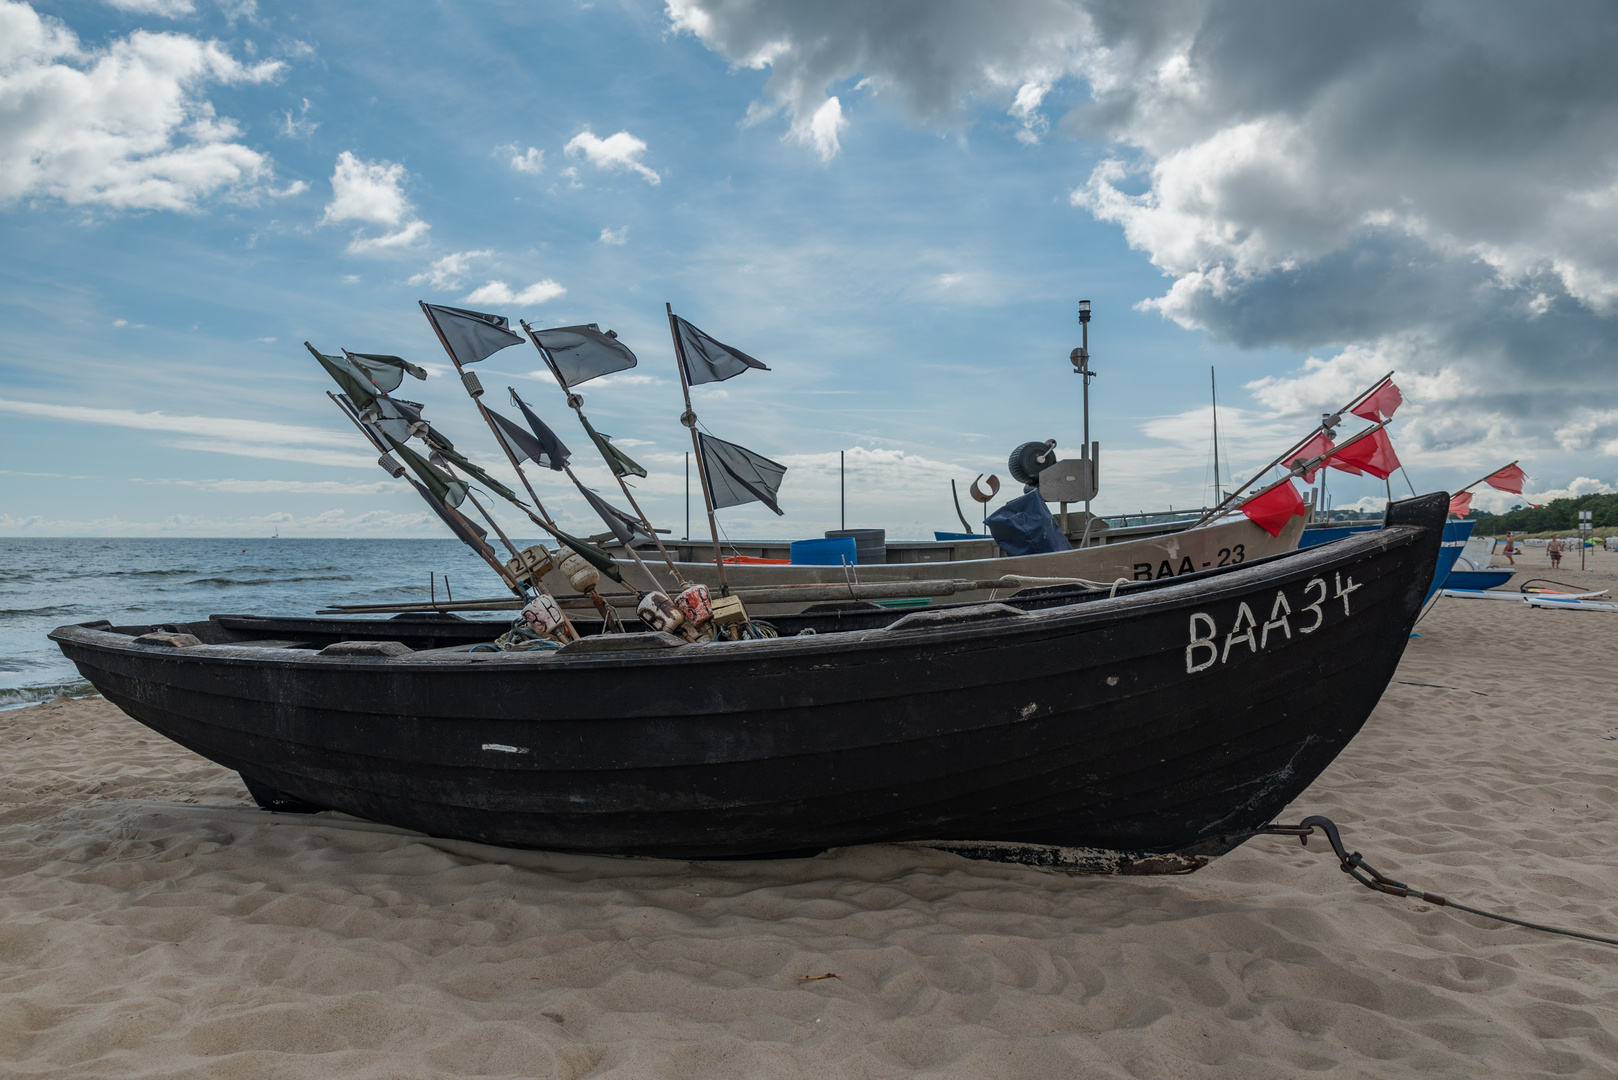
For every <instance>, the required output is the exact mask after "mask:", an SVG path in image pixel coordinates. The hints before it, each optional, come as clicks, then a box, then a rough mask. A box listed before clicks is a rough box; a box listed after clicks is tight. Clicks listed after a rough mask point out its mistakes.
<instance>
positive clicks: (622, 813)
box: [51, 494, 1447, 872]
mask: <svg viewBox="0 0 1618 1080" xmlns="http://www.w3.org/2000/svg"><path fill="white" fill-rule="evenodd" d="M1446 506H1447V496H1445V495H1442V494H1440V495H1429V496H1424V497H1421V498H1418V499H1411V500H1407V501H1405V502H1402V503H1396V504H1394V505H1393V506H1392V507H1390V509H1389V512H1388V519H1387V524H1386V526H1385V527H1384V528H1383V529H1382V530H1380V531H1377V532H1370V533H1365V534H1360V535H1356V536H1352V537H1350V538H1348V539H1345V540H1341V541H1338V542H1336V543H1332V544H1327V545H1324V546H1321V547H1316V548H1311V549H1308V550H1304V551H1298V552H1293V553H1289V554H1284V555H1277V556H1272V557H1269V558H1267V559H1262V560H1257V561H1253V562H1249V563H1246V564H1244V565H1241V566H1234V567H1227V568H1223V569H1214V570H1209V571H1205V572H1202V573H1198V574H1193V575H1188V576H1185V577H1181V578H1175V579H1170V580H1164V581H1160V582H1140V583H1136V584H1131V585H1125V586H1122V587H1121V589H1120V590H1119V592H1118V594H1117V595H1116V596H1109V595H1108V591H1107V590H1086V589H1082V588H1077V587H1067V586H1062V587H1055V588H1046V589H1038V590H1030V591H1027V592H1023V593H1019V594H1017V595H1015V596H1013V597H1011V598H1009V600H1008V601H1006V602H1002V603H990V604H973V605H961V606H944V607H938V608H931V609H927V610H922V611H913V612H910V613H908V614H907V613H903V612H890V611H884V610H880V609H876V610H868V609H865V608H859V609H857V610H833V611H823V612H808V613H804V614H801V615H796V616H791V617H789V618H790V619H791V620H796V621H795V622H788V620H786V619H783V620H782V623H783V625H782V630H783V631H784V633H787V634H791V633H793V632H794V631H795V630H796V631H801V630H806V629H818V630H820V631H821V632H817V633H815V634H813V635H809V634H801V633H800V634H798V635H797V636H783V637H782V638H780V639H777V640H768V641H742V642H734V643H731V642H726V643H714V644H685V643H684V642H682V641H680V639H677V638H673V637H670V636H668V635H662V634H650V633H648V634H632V635H602V636H598V637H591V638H585V639H583V640H581V641H579V642H576V643H574V644H571V645H569V646H568V647H566V648H563V649H561V650H559V651H555V652H550V653H547V654H542V655H535V654H532V653H494V652H468V651H467V650H468V648H469V645H470V643H471V641H472V640H483V641H486V640H488V639H489V638H490V637H491V636H493V633H495V632H498V630H499V629H501V628H502V627H503V626H504V624H502V623H496V622H485V623H470V622H461V621H460V620H456V619H453V618H452V617H439V618H437V619H427V620H421V619H417V620H354V619H339V620H326V619H247V618H244V617H235V618H231V617H219V616H216V617H215V618H214V619H212V620H209V621H208V622H202V623H193V624H184V625H170V626H166V627H148V626H125V627H112V626H109V625H108V624H105V623H100V624H94V623H91V624H82V625H77V626H64V627H61V628H60V629H58V630H56V631H55V632H54V633H53V634H52V635H51V636H52V638H53V639H54V640H55V641H57V642H58V643H59V644H60V646H61V648H62V650H63V652H64V653H66V654H67V656H68V657H70V658H71V659H72V660H73V661H74V663H76V664H77V665H78V668H79V670H80V671H81V672H82V673H83V675H84V677H85V678H86V679H88V680H90V681H91V682H92V683H94V684H95V686H96V688H97V689H98V690H100V691H101V692H102V693H103V694H105V695H106V697H107V698H108V700H110V701H112V702H114V703H116V704H117V705H118V706H119V707H120V708H122V709H123V710H124V711H126V712H127V713H129V715H131V716H132V717H134V718H135V719H137V720H139V721H141V722H142V723H144V724H146V725H147V726H148V727H151V728H152V729H154V730H156V731H158V732H160V733H161V734H163V735H165V736H167V737H169V738H171V739H173V740H174V741H176V742H178V743H180V744H182V745H184V746H186V747H189V748H190V749H192V750H194V751H196V752H197V753H199V754H202V755H203V756H205V757H208V758H210V759H212V760H214V761H216V762H218V763H220V764H222V765H224V766H226V767H228V768H231V769H235V770H237V771H238V772H240V773H241V775H242V777H243V779H244V780H245V781H246V782H247V785H248V788H249V790H250V791H251V792H252V793H253V794H254V796H255V797H256V798H257V799H258V800H259V802H260V803H261V805H264V806H266V807H271V808H280V809H290V810H304V811H309V810H315V809H332V810H340V811H343V812H345V813H348V814H353V815H357V816H359V817H363V818H369V819H372V820H375V821H381V822H386V823H389V824H393V825H397V826H402V827H406V828H410V829H416V830H420V831H422V832H425V833H429V834H433V835H436V836H443V837H454V838H461V839H466V840H475V841H483V842H487V843H491V844H500V845H507V846H514V847H532V848H545V849H553V850H573V851H588V852H601V853H616V854H627V855H650V856H667V857H680V858H699V857H735V856H756V855H766V854H774V853H787V852H801V851H806V850H816V849H825V848H830V847H836V846H844V845H852V844H865V843H874V842H918V843H926V844H930V845H932V846H937V847H943V848H947V849H950V850H955V851H958V852H961V853H962V854H968V855H973V856H976V857H987V858H998V859H1005V860H1014V861H1023V862H1032V863H1036V864H1044V865H1053V866H1059V867H1062V868H1066V869H1075V870H1103V871H1114V872H1118V871H1123V872H1175V871H1185V870H1190V869H1195V868H1196V867H1197V866H1200V865H1202V864H1203V863H1205V862H1207V861H1208V860H1209V859H1211V858H1214V857H1216V856H1218V855H1220V854H1222V853H1224V852H1225V851H1228V850H1230V849H1231V848H1233V847H1235V846H1236V845H1238V844H1240V843H1241V842H1242V841H1243V840H1244V839H1246V837H1247V836H1248V835H1250V832H1251V830H1253V829H1256V828H1258V827H1260V826H1263V825H1264V824H1265V823H1267V822H1268V821H1269V820H1270V819H1271V816H1272V815H1273V814H1275V813H1277V812H1278V811H1279V810H1280V809H1281V808H1282V807H1283V806H1284V805H1285V804H1286V803H1287V802H1288V801H1289V800H1291V799H1292V798H1294V797H1295V796H1297V795H1298V794H1299V793H1300V792H1301V791H1302V790H1303V789H1304V787H1305V786H1307V785H1308V784H1309V783H1310V782H1311V781H1312V780H1313V779H1314V778H1315V777H1316V776H1317V775H1319V773H1320V772H1321V771H1322V770H1323V769H1324V768H1325V767H1326V766H1327V765H1328V764H1329V763H1330V762H1331V761H1332V759H1333V758H1334V757H1336V756H1337V754H1338V753H1339V752H1340V751H1341V750H1342V748H1343V747H1344V746H1345V745H1346V744H1347V743H1348V741H1349V740H1350V739H1351V738H1352V737H1353V736H1354V734H1355V733H1356V732H1357V731H1358V730H1359V729H1360V726H1361V725H1362V724H1363V723H1364V721H1365V718H1366V717H1367V715H1369V713H1370V711H1371V709H1372V707H1373V706H1374V705H1375V704H1376V702H1377V700H1378V698H1380V697H1381V695H1382V692H1383V690H1384V688H1385V687H1386V686H1387V683H1388V680H1389V678H1390V677H1391V676H1392V674H1393V670H1394V667H1395V666H1396V665H1397V664H1398V662H1399V658H1400V656H1401V654H1402V653H1403V652H1404V648H1405V643H1406V640H1407V638H1408V636H1409V633H1410V629H1411V626H1412V624H1413V622H1414V620H1415V618H1416V615H1417V613H1418V610H1419V608H1420V606H1421V600H1422V595H1423V593H1424V592H1425V590H1426V585H1427V582H1428V581H1429V580H1430V579H1431V577H1432V573H1433V566H1434V563H1435V561H1436V559H1437V557H1438V553H1439V542H1440V538H1441V534H1442V531H1443V523H1444V516H1445V508H1446ZM817 622H818V626H817V625H816V624H817ZM862 622H863V623H865V624H866V626H865V628H856V629H847V627H849V626H856V625H858V624H860V623H862ZM338 638H341V639H342V640H341V641H338V640H337V639H338ZM199 642H200V643H199Z"/></svg>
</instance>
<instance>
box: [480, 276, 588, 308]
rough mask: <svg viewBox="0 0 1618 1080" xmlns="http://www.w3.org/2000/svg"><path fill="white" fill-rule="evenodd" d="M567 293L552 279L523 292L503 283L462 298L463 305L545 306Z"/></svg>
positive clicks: (494, 283)
mask: <svg viewBox="0 0 1618 1080" xmlns="http://www.w3.org/2000/svg"><path fill="white" fill-rule="evenodd" d="M565 292H567V289H566V288H564V287H563V286H561V285H558V284H557V283H556V282H554V281H552V280H551V279H550V278H546V279H545V280H544V281H536V282H534V283H533V284H532V285H530V286H528V288H526V289H523V290H522V291H521V292H513V291H512V289H511V286H510V285H507V284H506V283H505V282H503V281H491V282H489V283H488V284H486V285H480V286H479V287H478V288H476V289H473V290H472V291H471V292H469V293H467V294H466V295H465V296H463V297H462V298H461V302H462V303H463V304H543V303H545V302H546V301H547V300H554V299H556V298H557V297H558V296H561V295H562V294H563V293H565Z"/></svg>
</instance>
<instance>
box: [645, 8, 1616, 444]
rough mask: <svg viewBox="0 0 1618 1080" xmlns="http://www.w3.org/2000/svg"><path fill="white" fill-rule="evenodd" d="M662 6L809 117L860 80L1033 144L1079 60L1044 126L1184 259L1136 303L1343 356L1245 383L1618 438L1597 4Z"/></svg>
mask: <svg viewBox="0 0 1618 1080" xmlns="http://www.w3.org/2000/svg"><path fill="white" fill-rule="evenodd" d="M670 13H671V16H672V17H673V18H674V20H675V22H676V25H679V26H682V27H684V28H687V29H691V30H694V31H695V32H697V33H699V34H700V35H701V37H702V39H703V41H704V42H705V43H706V44H708V45H709V47H711V48H713V49H715V50H716V51H718V52H720V53H722V54H723V55H725V56H727V57H728V58H729V59H731V60H732V61H733V62H736V63H741V64H750V65H753V66H756V67H764V66H769V67H770V68H771V79H770V83H769V84H768V88H767V93H768V94H769V95H770V106H771V107H773V108H779V107H783V106H784V107H786V108H787V109H788V110H789V111H790V113H791V116H792V123H793V125H794V128H795V129H796V128H798V127H799V126H801V125H803V124H805V123H806V122H807V118H810V117H812V116H814V115H815V111H816V110H817V109H818V108H820V107H821V103H822V102H824V101H825V100H826V97H825V96H826V95H827V94H828V93H833V92H835V91H836V90H837V88H839V87H842V86H845V85H847V84H848V82H849V81H850V80H852V79H856V78H859V79H866V80H869V82H870V84H871V85H872V86H874V87H876V88H878V89H879V90H880V91H881V92H882V93H884V94H887V95H888V96H890V97H892V98H894V99H896V100H897V101H898V102H899V103H900V104H901V105H902V107H903V108H904V110H905V111H906V112H907V113H908V114H909V115H910V116H911V117H912V119H913V120H915V121H916V122H918V123H922V124H927V125H935V126H936V125H944V124H960V123H963V122H966V121H968V120H969V119H970V118H971V111H970V110H971V108H972V107H973V106H974V103H975V104H976V106H977V107H980V108H981V107H983V106H985V105H992V106H993V107H995V108H1000V109H1007V110H1008V111H1010V112H1012V114H1013V115H1014V116H1015V117H1017V118H1018V119H1019V120H1021V121H1022V122H1023V123H1024V125H1025V127H1026V129H1027V132H1028V133H1030V136H1029V137H1030V138H1034V137H1037V136H1038V135H1039V133H1041V132H1042V131H1043V130H1044V125H1045V123H1046V121H1045V119H1044V118H1042V117H1040V116H1039V115H1038V112H1039V109H1040V108H1041V107H1042V103H1043V102H1044V101H1045V100H1046V94H1047V93H1048V92H1049V91H1050V90H1051V89H1053V88H1055V87H1056V86H1058V85H1059V84H1061V83H1062V82H1063V81H1064V80H1066V81H1067V83H1068V84H1070V90H1071V91H1072V92H1073V93H1082V94H1083V95H1084V96H1086V97H1087V98H1088V99H1089V100H1087V101H1086V102H1085V103H1084V104H1083V105H1082V106H1080V107H1079V108H1077V109H1074V110H1072V111H1071V112H1070V113H1069V114H1068V115H1067V116H1066V117H1064V118H1062V119H1061V122H1060V125H1059V128H1058V130H1061V131H1064V132H1065V133H1068V134H1073V135H1078V136H1080V137H1084V138H1088V139H1091V140H1094V141H1098V142H1100V143H1102V144H1103V146H1104V147H1110V148H1111V151H1112V152H1111V155H1110V157H1109V158H1108V159H1107V160H1105V161H1103V162H1102V163H1101V164H1100V165H1099V166H1098V167H1097V168H1096V169H1095V170H1094V172H1093V173H1092V174H1091V175H1090V176H1089V178H1088V179H1086V180H1084V181H1083V182H1082V183H1080V184H1079V185H1078V186H1077V187H1076V189H1075V190H1074V191H1073V194H1072V201H1073V203H1074V205H1075V206H1078V207H1081V208H1083V209H1085V210H1088V211H1089V212H1090V213H1092V214H1094V215H1095V216H1096V217H1098V218H1100V219H1102V220H1106V221H1112V222H1115V223H1117V224H1118V225H1119V226H1120V227H1121V228H1122V229H1123V230H1124V233H1125V235H1126V237H1127V238H1128V240H1129V242H1130V244H1131V245H1132V246H1134V247H1135V248H1137V249H1139V250H1140V251H1142V252H1144V253H1145V254H1146V255H1147V256H1148V257H1149V258H1150V259H1151V260H1152V262H1153V263H1154V264H1155V265H1156V266H1157V267H1159V268H1160V269H1161V270H1163V271H1164V273H1165V274H1166V275H1167V276H1168V277H1169V278H1170V279H1171V280H1172V285H1171V287H1170V288H1169V290H1168V291H1167V292H1166V293H1165V294H1164V295H1163V296H1161V297H1156V298H1149V299H1147V300H1146V301H1145V303H1146V305H1147V306H1149V307H1151V308H1155V309H1156V310H1158V311H1159V312H1161V313H1162V314H1163V315H1165V316H1166V317H1168V318H1171V319H1174V320H1176V321H1177V322H1179V323H1181V324H1182V325H1185V326H1187V327H1195V328H1200V329H1203V330H1206V331H1207V332H1209V333H1210V334H1211V335H1213V336H1215V337H1217V338H1220V339H1222V340H1226V341H1231V342H1235V343H1237V344H1240V345H1243V346H1248V347H1255V348H1257V347H1272V346H1283V347H1287V348H1291V349H1295V350H1302V351H1309V350H1324V351H1326V352H1334V353H1335V354H1334V355H1331V356H1328V357H1327V358H1326V359H1324V360H1314V361H1311V362H1310V363H1309V364H1307V365H1305V367H1304V369H1303V370H1302V371H1301V372H1299V373H1298V375H1297V377H1296V378H1293V379H1289V380H1264V381H1262V382H1261V384H1257V385H1256V386H1255V390H1256V392H1257V393H1258V394H1259V396H1260V398H1261V400H1264V401H1266V402H1267V403H1268V404H1270V405H1271V406H1272V407H1274V408H1278V409H1283V410H1295V411H1299V412H1308V411H1310V410H1312V409H1314V408H1316V407H1318V406H1322V405H1327V404H1329V403H1331V402H1333V401H1335V400H1336V399H1337V397H1338V396H1339V394H1340V392H1341V391H1342V390H1343V388H1344V387H1345V386H1347V385H1348V383H1350V382H1352V381H1353V380H1354V379H1355V378H1359V377H1362V376H1365V375H1366V373H1368V372H1371V373H1380V371H1378V370H1377V369H1380V370H1386V369H1387V368H1388V367H1394V366H1397V367H1399V368H1400V370H1401V371H1402V372H1405V373H1406V375H1405V377H1406V379H1407V381H1409V382H1410V383H1411V385H1412V386H1419V387H1421V389H1422V391H1423V392H1422V393H1420V394H1412V396H1411V406H1410V407H1409V408H1408V410H1407V411H1406V412H1405V413H1402V414H1401V424H1402V425H1403V426H1404V427H1405V428H1407V429H1408V434H1407V436H1406V438H1407V439H1413V440H1416V441H1418V442H1420V443H1421V444H1422V445H1425V446H1427V447H1428V448H1430V449H1433V450H1435V451H1436V450H1442V449H1445V448H1454V447H1459V446H1461V445H1463V444H1464V443H1465V441H1466V440H1468V439H1473V440H1478V439H1487V440H1489V441H1490V444H1491V446H1490V449H1489V450H1488V453H1511V454H1528V453H1531V452H1533V451H1535V450H1541V451H1544V452H1546V453H1550V452H1553V451H1562V452H1569V453H1581V454H1585V453H1589V452H1592V451H1597V452H1602V453H1614V452H1618V388H1615V386H1618V380H1613V379H1611V378H1610V377H1608V376H1607V373H1608V372H1609V371H1610V368H1611V363H1612V361H1611V360H1610V359H1609V358H1610V357H1611V356H1612V355H1613V354H1614V352H1615V351H1618V350H1615V347H1618V321H1615V320H1618V150H1615V149H1614V147H1618V64H1615V63H1613V62H1612V57H1613V56H1614V55H1618V14H1615V11H1614V9H1613V8H1612V6H1611V5H1610V4H1607V3H1599V2H1593V0H1583V2H1580V0H1571V2H1567V3H1559V4H1555V5H1526V4H1520V3H1511V2H1506V0H1491V2H1478V0H1465V2H1460V0H1423V2H1414V0H1355V2H1346V0H1342V2H1318V0H1317V2H1310V3H1297V2H1294V0H1246V2H1238V0H1179V2H1177V3H1167V4H1140V3H1133V2H1125V0H1090V2H1078V3H1059V2H1053V0H1027V2H1023V3H1015V2H1012V3H999V4H994V5H983V4H977V3H971V2H959V3H925V2H912V0H905V2H890V3H854V2H848V3H829V4H815V5H806V4H797V3H792V2H789V0H778V2H757V0H755V2H742V0H725V2H710V0H670ZM839 122H840V123H841V122H846V120H845V119H844V118H842V117H841V114H839ZM822 149H823V152H824V147H822ZM832 152H833V153H835V147H832ZM827 156H829V155H827ZM1406 418H1408V419H1406ZM1456 452H1457V453H1459V451H1458V450H1457V451H1456Z"/></svg>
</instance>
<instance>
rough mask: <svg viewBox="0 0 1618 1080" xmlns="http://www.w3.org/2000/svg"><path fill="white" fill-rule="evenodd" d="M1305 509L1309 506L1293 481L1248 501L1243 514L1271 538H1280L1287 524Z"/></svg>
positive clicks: (1243, 505) (1243, 504)
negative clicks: (1293, 484)
mask: <svg viewBox="0 0 1618 1080" xmlns="http://www.w3.org/2000/svg"><path fill="white" fill-rule="evenodd" d="M1305 509H1307V506H1306V504H1305V503H1304V501H1303V496H1302V495H1299V494H1298V489H1297V488H1295V487H1293V486H1292V481H1291V480H1287V481H1284V482H1282V483H1280V484H1277V485H1276V486H1275V487H1273V488H1271V489H1270V490H1268V491H1266V492H1265V493H1264V494H1262V495H1260V496H1258V497H1257V498H1253V499H1248V500H1247V501H1246V502H1244V503H1242V506H1241V510H1242V513H1244V514H1246V515H1247V517H1248V519H1249V520H1251V521H1252V522H1253V524H1254V525H1257V526H1258V527H1259V528H1261V529H1263V530H1264V531H1265V532H1267V533H1269V534H1270V535H1271V536H1280V535H1281V530H1282V529H1284V528H1286V524H1287V522H1289V521H1291V520H1292V518H1293V517H1294V515H1297V514H1301V513H1303V512H1304V510H1305Z"/></svg>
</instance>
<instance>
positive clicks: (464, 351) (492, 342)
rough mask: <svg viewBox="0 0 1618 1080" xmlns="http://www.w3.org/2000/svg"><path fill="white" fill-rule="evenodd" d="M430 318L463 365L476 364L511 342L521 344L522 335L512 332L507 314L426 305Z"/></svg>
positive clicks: (511, 343) (425, 309)
mask: <svg viewBox="0 0 1618 1080" xmlns="http://www.w3.org/2000/svg"><path fill="white" fill-rule="evenodd" d="M421 306H422V309H423V310H424V311H426V312H427V318H429V319H431V320H432V322H433V325H434V326H436V327H438V331H439V333H441V334H443V335H444V340H445V341H447V342H449V349H450V352H452V353H454V354H455V359H457V360H459V361H460V362H461V363H463V364H475V363H477V362H478V361H479V360H483V359H486V358H487V357H490V356H493V355H494V354H495V353H497V352H499V351H500V350H501V349H504V348H506V347H508V346H511V345H521V344H522V338H520V337H518V336H517V335H516V334H513V333H512V332H511V324H510V323H509V322H508V321H507V320H506V317H505V316H504V315H487V314H485V313H483V312H481V311H467V310H466V309H465V308H453V307H440V306H439V305H437V304H423V305H421Z"/></svg>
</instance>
